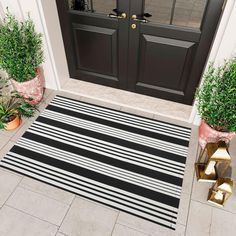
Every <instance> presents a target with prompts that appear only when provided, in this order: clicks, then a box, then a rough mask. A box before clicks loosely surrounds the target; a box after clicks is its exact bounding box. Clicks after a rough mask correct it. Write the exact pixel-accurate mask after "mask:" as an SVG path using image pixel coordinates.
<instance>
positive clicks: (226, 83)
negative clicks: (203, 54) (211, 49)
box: [196, 58, 236, 131]
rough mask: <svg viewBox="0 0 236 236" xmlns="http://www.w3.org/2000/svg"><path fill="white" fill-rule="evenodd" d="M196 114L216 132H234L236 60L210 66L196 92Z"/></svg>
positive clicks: (235, 118)
mask: <svg viewBox="0 0 236 236" xmlns="http://www.w3.org/2000/svg"><path fill="white" fill-rule="evenodd" d="M196 98H197V101H198V112H199V114H200V116H201V118H202V119H203V120H205V121H206V122H207V123H208V124H209V125H210V126H211V127H212V128H214V129H216V130H218V131H236V58H234V59H232V60H228V61H225V63H224V65H223V66H219V67H214V66H213V64H211V65H210V66H209V68H208V71H207V72H206V74H205V76H204V81H203V84H202V86H201V87H200V88H199V89H198V90H197V93H196Z"/></svg>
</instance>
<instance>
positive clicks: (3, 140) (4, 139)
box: [0, 134, 10, 150]
mask: <svg viewBox="0 0 236 236" xmlns="http://www.w3.org/2000/svg"><path fill="white" fill-rule="evenodd" d="M9 140H10V137H8V136H5V135H4V134H1V135H0V150H1V149H2V148H3V147H4V146H5V145H6V144H7V143H8V142H9Z"/></svg>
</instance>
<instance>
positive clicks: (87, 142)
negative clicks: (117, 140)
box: [29, 126, 184, 174]
mask: <svg viewBox="0 0 236 236" xmlns="http://www.w3.org/2000/svg"><path fill="white" fill-rule="evenodd" d="M34 127H35V126H33V127H31V128H30V129H29V130H31V131H36V132H38V129H40V134H45V135H48V132H50V135H51V136H52V137H57V138H58V135H59V134H58V131H57V132H56V131H54V130H51V131H49V129H48V128H45V127H42V126H37V127H36V128H37V129H35V128H34ZM64 134H66V133H65V132H63V134H62V133H61V138H62V136H65V135H64ZM67 135H68V134H67ZM51 136H50V138H51ZM69 136H70V137H69V138H70V139H71V140H73V137H74V138H75V139H76V138H77V136H76V135H73V134H70V135H69ZM67 138H68V137H67ZM79 142H81V141H79ZM91 142H92V141H91V140H89V139H86V138H84V143H83V145H84V146H91V145H92V147H93V149H94V150H99V148H104V152H106V153H110V152H115V151H117V153H116V154H115V155H116V156H119V157H121V158H124V157H123V156H122V154H123V155H125V153H120V152H119V150H117V149H115V148H114V150H112V147H111V149H109V148H108V149H107V150H106V147H103V146H99V145H98V144H97V143H95V142H94V143H92V144H91ZM73 143H75V144H76V142H73ZM109 147H110V146H109ZM128 153H129V155H130V157H131V156H132V157H133V158H135V159H136V160H135V161H136V162H137V163H142V164H145V165H148V166H150V167H155V168H156V167H157V166H158V165H159V166H158V168H159V169H163V170H166V169H165V167H168V168H170V166H168V165H166V163H164V162H163V161H160V162H161V163H157V162H155V161H157V159H155V158H153V157H148V160H147V159H145V158H143V157H142V156H139V157H138V158H137V157H136V156H135V153H134V152H132V151H129V152H128ZM136 155H138V154H137V153H136ZM125 159H126V160H131V161H134V159H132V158H129V156H126V157H125ZM145 161H148V163H146V162H145ZM168 164H169V163H168ZM179 170H180V167H179V166H174V165H172V166H171V170H169V171H170V172H173V173H177V174H179V172H178V171H179ZM181 172H184V171H183V170H181Z"/></svg>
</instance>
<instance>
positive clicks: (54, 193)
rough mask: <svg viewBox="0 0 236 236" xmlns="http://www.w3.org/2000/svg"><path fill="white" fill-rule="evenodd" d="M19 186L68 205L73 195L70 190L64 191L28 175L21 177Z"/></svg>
mask: <svg viewBox="0 0 236 236" xmlns="http://www.w3.org/2000/svg"><path fill="white" fill-rule="evenodd" d="M20 186H21V187H24V188H25V189H29V190H32V191H33V192H36V193H40V194H42V195H45V196H47V197H49V198H52V199H55V200H57V201H59V202H62V203H65V204H68V205H69V204H71V202H72V201H73V199H74V196H75V195H74V194H72V193H70V192H67V191H64V190H62V189H59V188H56V187H53V186H51V185H49V184H45V183H43V182H40V181H37V180H34V179H32V178H28V177H24V178H23V180H22V181H21V183H20Z"/></svg>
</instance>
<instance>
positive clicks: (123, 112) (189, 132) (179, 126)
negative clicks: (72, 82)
mask: <svg viewBox="0 0 236 236" xmlns="http://www.w3.org/2000/svg"><path fill="white" fill-rule="evenodd" d="M57 97H61V98H64V99H66V100H68V101H74V102H77V103H81V104H86V105H89V106H92V107H93V108H95V109H96V107H100V108H102V109H105V110H106V111H107V112H109V111H114V112H116V113H119V114H120V115H121V116H122V114H127V115H129V116H132V118H133V119H135V118H136V117H138V118H142V119H145V120H147V121H150V122H153V121H154V122H160V121H157V120H154V119H151V118H148V117H145V118H144V117H143V116H140V115H136V114H135V115H132V114H130V113H128V112H125V111H118V110H115V109H112V108H107V107H103V106H100V105H97V104H96V105H94V104H91V103H87V102H84V101H78V100H76V99H73V98H67V97H64V96H61V95H56V97H55V98H54V99H55V100H57V101H60V100H59V99H57ZM54 99H53V100H54ZM161 123H162V124H166V125H170V126H172V127H173V128H175V127H178V128H181V129H185V132H186V133H187V134H191V129H190V128H189V127H184V126H181V125H176V124H174V125H173V124H171V123H168V122H165V121H161Z"/></svg>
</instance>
